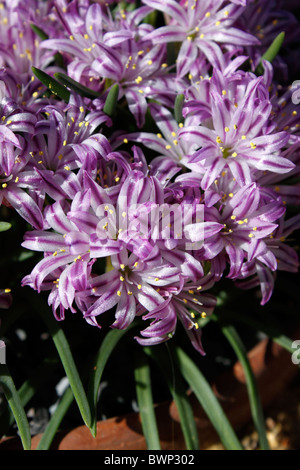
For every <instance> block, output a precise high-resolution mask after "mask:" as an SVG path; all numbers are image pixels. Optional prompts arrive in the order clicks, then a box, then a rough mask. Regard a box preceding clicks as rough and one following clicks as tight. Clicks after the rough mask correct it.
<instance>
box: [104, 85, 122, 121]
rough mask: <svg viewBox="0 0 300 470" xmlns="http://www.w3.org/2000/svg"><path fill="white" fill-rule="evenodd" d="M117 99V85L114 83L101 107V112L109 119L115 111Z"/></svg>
mask: <svg viewBox="0 0 300 470" xmlns="http://www.w3.org/2000/svg"><path fill="white" fill-rule="evenodd" d="M118 97H119V85H118V84H117V83H115V85H113V86H112V87H111V89H110V90H109V92H108V95H107V98H106V100H105V104H104V107H103V111H104V112H105V113H106V114H107V115H108V116H110V117H112V116H113V114H114V112H115V110H116V107H117V103H118Z"/></svg>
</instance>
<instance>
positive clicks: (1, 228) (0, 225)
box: [0, 222, 11, 232]
mask: <svg viewBox="0 0 300 470" xmlns="http://www.w3.org/2000/svg"><path fill="white" fill-rule="evenodd" d="M10 228H11V224H10V223H9V222H0V232H6V231H7V230H9V229H10Z"/></svg>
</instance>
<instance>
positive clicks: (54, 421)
mask: <svg viewBox="0 0 300 470" xmlns="http://www.w3.org/2000/svg"><path fill="white" fill-rule="evenodd" d="M73 400H74V395H73V392H72V390H71V388H70V387H68V388H67V390H66V391H65V393H64V394H63V396H62V398H61V400H60V402H59V404H58V406H57V408H56V410H55V411H54V413H53V415H52V416H51V419H50V421H49V423H48V424H47V427H46V429H45V431H44V433H43V436H42V437H41V440H40V442H39V443H38V446H37V448H36V450H49V448H50V446H51V444H52V442H53V439H54V437H55V434H56V432H57V430H58V429H59V426H60V424H61V422H62V420H63V418H64V417H65V415H66V413H67V411H68V409H69V408H70V406H71V404H72V402H73Z"/></svg>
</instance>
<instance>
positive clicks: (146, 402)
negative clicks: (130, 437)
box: [134, 351, 161, 450]
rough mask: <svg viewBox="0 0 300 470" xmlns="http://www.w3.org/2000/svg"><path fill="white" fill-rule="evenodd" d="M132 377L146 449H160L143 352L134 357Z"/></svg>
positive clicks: (146, 364)
mask: <svg viewBox="0 0 300 470" xmlns="http://www.w3.org/2000/svg"><path fill="white" fill-rule="evenodd" d="M134 377H135V384H136V395H137V402H138V407H139V411H140V417H141V422H142V429H143V434H144V437H145V439H146V443H147V449H148V450H160V449H161V447H160V440H159V434H158V428H157V422H156V416H155V411H154V406H153V398H152V389H151V377H150V367H149V365H148V361H147V357H146V355H145V354H144V353H142V351H141V353H140V354H138V355H137V357H136V358H135V368H134Z"/></svg>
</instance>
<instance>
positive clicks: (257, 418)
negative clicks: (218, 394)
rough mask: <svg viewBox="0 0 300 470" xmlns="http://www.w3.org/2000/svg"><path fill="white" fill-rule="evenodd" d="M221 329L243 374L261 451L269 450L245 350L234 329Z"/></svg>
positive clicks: (261, 410) (256, 391)
mask: <svg viewBox="0 0 300 470" xmlns="http://www.w3.org/2000/svg"><path fill="white" fill-rule="evenodd" d="M221 329H222V332H223V334H224V336H225V337H226V338H227V339H228V341H229V343H230V344H231V346H232V348H233V350H234V352H235V353H236V355H237V358H238V359H239V361H240V363H241V365H242V367H243V370H244V373H245V378H246V384H247V389H248V396H249V402H250V408H251V413H252V418H253V422H254V425H255V427H256V430H257V432H258V437H259V442H260V447H261V450H270V446H269V442H268V438H267V433H266V426H265V418H264V414H263V407H262V404H261V400H260V396H259V391H258V388H257V384H256V380H255V376H254V373H253V371H252V367H251V364H250V362H249V360H248V357H247V351H246V348H245V346H244V344H243V342H242V340H241V338H240V337H239V335H238V333H237V331H236V330H235V328H233V327H232V326H221Z"/></svg>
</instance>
